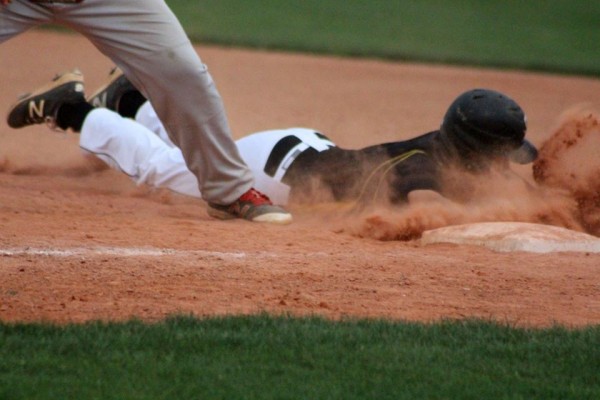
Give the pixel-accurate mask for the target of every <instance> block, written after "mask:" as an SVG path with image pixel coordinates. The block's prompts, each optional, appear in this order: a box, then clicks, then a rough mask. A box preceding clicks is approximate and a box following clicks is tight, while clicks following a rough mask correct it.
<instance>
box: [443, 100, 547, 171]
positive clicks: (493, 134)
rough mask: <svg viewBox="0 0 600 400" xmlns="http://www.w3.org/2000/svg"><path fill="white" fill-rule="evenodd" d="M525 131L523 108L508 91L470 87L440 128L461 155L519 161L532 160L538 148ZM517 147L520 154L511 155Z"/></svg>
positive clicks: (447, 112)
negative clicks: (506, 158)
mask: <svg viewBox="0 0 600 400" xmlns="http://www.w3.org/2000/svg"><path fill="white" fill-rule="evenodd" d="M526 130H527V124H526V117H525V113H524V112H523V110H522V109H521V107H520V106H519V105H518V104H517V103H516V102H515V101H514V100H513V99H511V98H510V97H508V96H506V95H505V94H503V93H500V92H497V91H494V90H490V89H474V90H469V91H467V92H465V93H463V94H461V95H460V96H458V97H457V98H456V99H455V100H454V101H453V102H452V104H451V105H450V107H449V108H448V110H447V111H446V114H445V115H444V120H443V122H442V126H441V127H440V131H441V132H442V134H443V135H445V136H446V137H447V139H448V141H449V142H450V143H452V144H453V145H454V146H455V147H456V149H457V150H458V152H459V154H461V155H465V156H469V157H472V156H473V155H475V154H480V155H483V156H485V155H488V156H507V157H509V158H514V159H515V161H517V162H522V161H525V160H530V161H527V162H531V161H533V159H535V157H536V156H537V150H536V149H535V146H533V145H532V144H531V143H529V142H526V141H525V139H524V138H525V132H526ZM523 146H525V147H523ZM522 147H523V148H522ZM521 148H522V149H521ZM517 150H518V151H519V154H520V156H518V155H515V156H514V157H512V156H511V153H512V152H514V151H517Z"/></svg>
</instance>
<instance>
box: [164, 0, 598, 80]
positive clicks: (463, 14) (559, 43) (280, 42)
mask: <svg viewBox="0 0 600 400" xmlns="http://www.w3.org/2000/svg"><path fill="white" fill-rule="evenodd" d="M168 3H169V5H170V6H171V7H172V8H173V10H174V12H175V13H176V14H177V15H178V17H179V18H180V19H181V21H182V23H183V24H184V26H185V29H186V30H187V32H188V33H189V35H190V36H191V37H192V38H193V39H194V40H197V41H200V42H204V43H217V44H222V45H230V46H241V47H257V48H266V49H280V50H285V51H302V52H314V53H327V54H337V55H350V56H361V57H376V58H388V59H395V60H415V61H425V62H436V63H454V64H468V65H477V66H490V67H502V68H519V69H532V70H544V71H556V72H564V73H577V74H590V75H597V76H600V29H599V22H598V21H600V2H598V1H590V0H528V1H521V0H504V1H493V0H453V1H443V0H419V1H414V0H413V1H409V0H373V1H365V0H286V1H283V0H202V1H191V0H170V1H168Z"/></svg>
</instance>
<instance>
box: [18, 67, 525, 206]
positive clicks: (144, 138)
mask: <svg viewBox="0 0 600 400" xmlns="http://www.w3.org/2000/svg"><path fill="white" fill-rule="evenodd" d="M59 79H60V80H61V81H62V82H63V83H62V84H60V85H58V86H57V85H54V86H53V87H52V89H51V90H50V92H44V91H43V90H38V91H37V92H36V93H39V94H38V95H37V96H38V97H39V96H41V97H43V98H44V99H45V101H46V106H45V107H44V108H43V110H42V111H43V112H42V113H41V114H40V113H37V114H36V110H35V109H32V104H33V105H35V104H36V103H35V102H34V103H31V101H20V102H17V103H16V104H15V106H13V108H12V109H11V110H10V112H9V115H8V122H9V125H11V126H27V125H31V124H35V123H42V122H44V121H46V122H49V123H51V124H53V125H55V126H56V127H58V128H60V129H63V130H66V129H71V130H73V131H75V132H79V133H80V134H81V137H80V146H81V148H82V149H84V150H85V151H86V152H89V153H92V154H94V155H96V156H97V157H99V158H100V159H102V160H103V161H104V162H106V163H107V164H108V165H110V166H111V167H113V168H116V169H118V170H120V171H122V172H124V173H125V174H127V175H128V176H130V177H131V178H132V179H133V180H134V181H135V182H137V183H138V184H148V185H151V186H155V187H164V188H168V189H170V190H173V191H175V192H178V193H181V194H184V195H187V196H193V197H197V198H201V197H203V195H204V194H203V193H202V192H201V190H199V189H198V185H197V182H196V180H195V177H194V175H193V174H192V173H191V172H190V171H189V169H188V168H187V167H186V164H185V161H184V158H183V155H182V153H181V151H180V150H179V148H178V147H176V146H175V145H174V144H173V143H172V142H171V141H170V139H169V136H168V135H167V133H166V131H165V128H164V126H163V124H162V123H161V121H160V120H159V118H158V116H157V115H156V113H155V111H154V109H153V108H152V105H151V104H150V102H148V101H146V99H145V97H144V96H143V95H142V94H141V93H140V92H139V91H138V90H137V89H136V88H135V87H134V86H133V85H132V84H131V83H130V82H129V80H128V79H127V78H126V77H125V76H124V75H122V74H121V73H120V71H119V70H117V69H116V70H114V71H113V72H112V74H111V76H110V79H109V81H108V83H107V84H106V85H105V86H103V87H102V88H100V89H99V90H97V91H96V92H95V93H93V94H92V95H90V96H89V97H88V98H87V99H86V98H85V96H84V89H83V77H82V75H81V74H80V73H79V72H78V71H74V72H69V73H66V74H64V75H62V76H61V77H60V78H59ZM30 97H31V96H30ZM96 106H102V107H96ZM525 131H526V124H525V115H524V113H523V111H522V110H521V108H520V107H519V105H518V104H517V103H516V102H515V101H514V100H512V99H510V98H509V97H507V96H506V95H504V94H502V93H499V92H496V91H493V90H486V89H475V90H470V91H468V92H465V93H463V94H461V95H460V96H458V97H457V98H456V100H455V101H454V102H453V103H452V104H451V105H450V107H449V108H448V110H447V112H446V114H445V116H444V120H443V123H442V125H441V127H440V129H439V130H435V131H432V132H429V133H426V134H423V135H421V136H418V137H415V138H414V139H410V140H406V141H398V142H390V143H383V144H377V145H373V146H369V147H365V148H363V149H358V150H349V149H342V148H340V147H338V146H336V145H335V144H334V143H333V142H332V141H331V140H329V139H328V138H327V137H325V136H324V135H323V134H321V133H319V132H318V131H315V130H313V129H308V128H290V129H279V130H270V131H264V132H258V133H254V134H251V135H249V136H247V137H244V138H242V139H240V140H238V141H237V142H236V145H237V147H238V149H239V152H240V154H241V156H242V158H243V159H244V160H245V162H246V163H247V165H248V166H249V167H250V168H251V170H252V171H253V173H254V175H255V177H256V182H255V184H256V187H257V188H258V190H260V191H262V192H264V193H265V194H266V195H268V196H269V197H270V198H271V199H272V200H273V202H274V203H275V204H286V203H287V202H288V200H289V199H290V196H292V197H294V196H296V195H297V194H306V193H307V191H309V190H310V189H311V188H314V187H315V185H317V186H318V187H319V188H320V189H323V188H325V189H326V190H328V191H329V192H330V194H331V196H332V198H333V199H334V200H353V201H360V202H367V201H372V200H374V199H380V198H381V197H384V198H385V200H387V201H389V202H391V203H394V204H402V203H405V202H407V201H408V200H409V194H411V193H412V192H415V191H422V190H427V191H434V192H437V193H439V194H441V195H442V196H444V197H447V198H450V199H454V198H460V197H461V196H462V197H464V193H457V190H458V191H460V190H461V189H462V190H463V191H464V188H462V187H459V188H457V187H452V186H453V185H451V184H449V183H448V181H447V180H446V179H445V171H447V170H448V168H449V167H450V166H453V167H456V168H459V169H461V170H463V171H465V172H467V173H473V174H477V173H482V172H484V171H488V170H489V169H490V168H493V167H494V168H495V167H498V166H500V168H503V169H506V170H509V160H512V161H515V162H518V163H522V164H524V163H529V162H532V161H533V160H534V159H535V158H536V156H537V150H536V149H535V147H534V146H533V145H532V144H530V143H529V142H528V141H526V140H525V139H524V137H525ZM454 186H456V185H454Z"/></svg>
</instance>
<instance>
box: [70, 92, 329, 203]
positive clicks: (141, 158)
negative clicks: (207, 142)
mask: <svg viewBox="0 0 600 400" xmlns="http://www.w3.org/2000/svg"><path fill="white" fill-rule="evenodd" d="M236 145H237V147H238V149H239V152H240V155H241V156H242V158H243V160H244V161H245V162H246V164H247V165H248V166H249V167H250V169H251V170H252V172H253V174H254V177H255V182H254V187H255V188H256V189H258V190H259V191H261V192H263V193H264V194H266V195H267V196H269V197H270V198H271V200H272V201H273V203H274V204H279V205H284V204H286V203H287V202H288V199H289V192H290V187H289V186H288V185H286V184H284V183H282V182H281V180H282V179H283V177H284V175H285V173H286V171H287V169H288V168H289V166H290V165H291V164H292V163H293V161H294V160H295V159H296V157H298V155H299V154H301V153H302V152H304V151H305V150H307V149H309V148H312V149H314V150H316V151H319V152H321V151H324V150H327V149H329V148H331V147H333V146H335V144H334V143H333V142H331V141H330V140H329V139H327V138H326V137H325V136H323V135H322V134H320V133H319V132H317V131H315V130H313V129H308V128H289V129H277V130H268V131H262V132H257V133H253V134H251V135H248V136H246V137H243V138H241V139H239V140H238V141H236ZM80 146H81V148H82V149H83V150H85V151H87V152H89V153H92V154H94V155H96V156H97V157H99V158H100V159H102V160H103V161H104V162H106V163H107V164H108V165H110V166H111V167H113V168H115V169H118V170H120V171H122V172H124V173H125V174H127V175H129V176H130V177H131V178H132V179H133V180H134V181H135V182H136V183H137V184H147V185H150V186H154V187H163V188H168V189H170V190H173V191H175V192H177V193H181V194H184V195H187V196H193V197H198V198H201V197H202V195H201V193H200V191H199V189H198V183H197V180H196V177H195V176H194V175H193V174H192V173H191V172H190V171H189V170H188V169H187V167H186V164H185V160H184V159H183V155H182V153H181V151H180V150H179V148H177V147H176V146H175V145H173V143H172V142H171V141H170V140H169V137H168V135H167V133H166V131H165V129H164V127H163V125H162V124H161V123H160V120H159V119H158V117H157V116H156V114H155V113H154V110H153V109H152V107H151V106H150V103H149V102H146V104H144V106H142V107H141V108H140V110H139V111H138V113H137V115H136V119H135V121H134V120H131V119H127V118H123V117H121V116H120V115H118V114H117V113H115V112H113V111H110V110H107V109H102V108H98V109H94V110H93V111H91V112H90V113H89V115H88V116H87V118H86V119H85V121H84V124H83V127H82V129H81V138H80Z"/></svg>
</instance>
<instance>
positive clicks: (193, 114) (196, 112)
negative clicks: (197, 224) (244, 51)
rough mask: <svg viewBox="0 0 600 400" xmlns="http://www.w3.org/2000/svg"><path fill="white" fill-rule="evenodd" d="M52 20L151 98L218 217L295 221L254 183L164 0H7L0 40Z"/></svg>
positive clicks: (1, 5)
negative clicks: (89, 45)
mask: <svg viewBox="0 0 600 400" xmlns="http://www.w3.org/2000/svg"><path fill="white" fill-rule="evenodd" d="M45 23H55V24H60V25H63V26H65V27H68V28H71V29H73V30H75V31H77V32H79V33H81V34H82V35H84V36H85V37H86V38H87V39H89V40H90V42H91V43H92V44H94V46H96V47H97V48H98V50H100V51H101V52H102V53H103V54H104V55H106V56H107V57H109V58H110V59H111V60H112V61H113V62H114V63H115V64H116V65H118V66H119V67H120V68H121V69H122V70H123V71H125V73H126V75H127V77H128V78H129V79H131V81H132V82H133V83H134V84H135V86H136V87H137V88H139V89H140V90H141V92H143V93H144V95H145V96H146V97H148V98H149V99H150V101H151V102H152V104H153V105H154V107H155V109H156V112H157V114H158V115H159V117H160V119H161V121H162V122H163V123H164V125H165V130H166V131H167V132H168V133H169V137H170V138H171V139H172V140H173V142H175V143H176V144H177V146H178V147H179V148H180V149H181V150H182V155H183V159H184V160H185V163H186V165H187V167H188V168H189V170H190V171H191V172H192V173H193V174H194V176H195V178H196V181H197V183H196V184H197V185H199V187H200V190H201V192H202V195H203V196H204V198H205V199H206V200H207V201H208V205H209V208H208V211H209V214H210V215H212V216H214V217H217V218H222V219H225V218H244V219H247V220H250V221H257V222H272V223H282V224H285V223H289V222H291V221H292V216H291V215H290V214H289V213H288V212H287V211H285V210H284V209H282V208H281V207H278V206H274V205H273V204H272V203H271V201H270V200H269V199H268V197H266V196H264V195H262V194H261V193H260V192H259V191H257V190H256V189H255V188H254V187H253V186H254V185H253V184H254V178H253V176H252V172H251V171H250V169H249V168H248V166H247V165H246V164H245V163H244V160H243V159H242V158H241V157H240V154H239V152H238V150H237V147H236V146H235V143H234V141H233V138H232V135H231V132H230V129H229V124H228V121H227V118H226V115H225V110H224V107H223V102H222V99H221V96H220V94H219V92H218V91H217V89H216V87H215V84H214V82H213V79H212V77H211V75H210V73H209V72H208V69H207V67H206V65H205V64H204V63H203V62H202V61H201V60H200V58H199V57H198V54H197V53H196V50H195V49H194V47H193V46H192V44H191V42H190V41H189V39H188V37H187V35H186V33H185V31H184V30H183V28H182V27H181V24H180V23H179V21H178V20H177V17H176V16H175V15H174V14H173V12H172V11H171V10H170V9H169V7H168V5H167V4H166V3H165V1H164V0H136V1H134V0H0V43H2V42H4V41H6V40H9V39H10V38H12V37H14V36H16V35H19V34H20V33H22V32H25V31H27V30H28V29H30V28H33V27H35V26H39V25H42V24H45ZM40 46H41V45H40ZM61 83H62V82H61V81H58V82H56V84H61ZM28 101H32V99H29V100H28Z"/></svg>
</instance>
